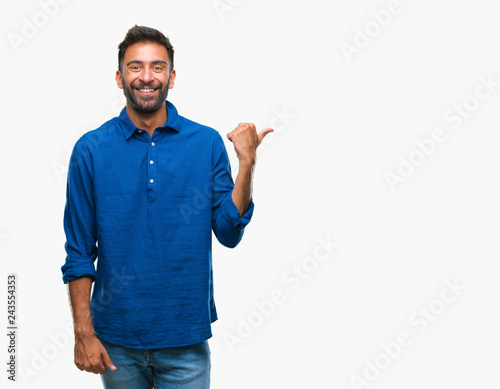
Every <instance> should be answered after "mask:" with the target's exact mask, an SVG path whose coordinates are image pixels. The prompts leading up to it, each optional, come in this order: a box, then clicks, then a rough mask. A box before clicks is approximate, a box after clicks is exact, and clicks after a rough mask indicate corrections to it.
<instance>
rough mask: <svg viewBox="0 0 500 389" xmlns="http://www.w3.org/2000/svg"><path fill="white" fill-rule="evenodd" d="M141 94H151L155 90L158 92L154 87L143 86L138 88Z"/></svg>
mask: <svg viewBox="0 0 500 389" xmlns="http://www.w3.org/2000/svg"><path fill="white" fill-rule="evenodd" d="M137 90H138V91H139V93H140V94H141V95H151V94H153V93H154V92H156V89H153V88H143V89H137Z"/></svg>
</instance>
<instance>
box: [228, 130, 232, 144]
mask: <svg viewBox="0 0 500 389" xmlns="http://www.w3.org/2000/svg"><path fill="white" fill-rule="evenodd" d="M227 139H229V140H230V141H231V142H232V141H233V133H232V132H230V133H228V134H227Z"/></svg>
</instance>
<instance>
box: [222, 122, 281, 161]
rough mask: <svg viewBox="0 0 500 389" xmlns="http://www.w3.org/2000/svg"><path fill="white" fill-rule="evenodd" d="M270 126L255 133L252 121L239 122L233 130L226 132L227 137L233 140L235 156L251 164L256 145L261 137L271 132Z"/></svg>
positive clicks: (253, 159)
mask: <svg viewBox="0 0 500 389" xmlns="http://www.w3.org/2000/svg"><path fill="white" fill-rule="evenodd" d="M273 131H274V130H273V129H272V128H265V129H263V130H262V131H261V132H259V133H258V134H257V131H256V129H255V125H254V124H252V123H240V124H239V125H238V127H236V128H235V129H234V130H233V131H231V132H230V133H229V134H227V138H228V139H229V140H230V141H231V142H233V144H234V150H235V151H236V156H237V157H238V159H239V160H240V163H241V162H247V163H249V164H251V165H253V164H254V163H255V155H256V151H257V147H258V146H259V145H260V142H262V139H264V137H265V136H266V135H267V134H269V133H270V132H273Z"/></svg>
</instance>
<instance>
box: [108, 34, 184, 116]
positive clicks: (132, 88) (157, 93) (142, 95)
mask: <svg viewBox="0 0 500 389" xmlns="http://www.w3.org/2000/svg"><path fill="white" fill-rule="evenodd" d="M169 69H170V63H169V61H168V53H167V49H166V48H165V47H164V46H161V45H157V44H155V43H136V44H133V45H131V46H129V47H128V48H127V50H126V51H125V57H124V58H123V65H122V69H121V71H120V70H118V71H117V72H116V82H117V84H118V87H119V88H121V89H123V93H124V94H125V97H126V98H127V102H128V103H129V104H130V106H132V108H133V109H135V110H136V111H138V112H140V113H144V114H149V113H153V112H155V111H157V110H158V109H159V108H160V107H162V106H163V103H164V101H165V100H166V98H167V95H168V90H169V89H172V88H173V87H174V79H175V70H172V72H171V73H170V72H169Z"/></svg>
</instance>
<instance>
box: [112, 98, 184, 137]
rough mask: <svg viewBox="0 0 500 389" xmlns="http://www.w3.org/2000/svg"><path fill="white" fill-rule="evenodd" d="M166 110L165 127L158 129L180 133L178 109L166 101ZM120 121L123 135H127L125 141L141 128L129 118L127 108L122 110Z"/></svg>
mask: <svg viewBox="0 0 500 389" xmlns="http://www.w3.org/2000/svg"><path fill="white" fill-rule="evenodd" d="M165 108H166V110H167V121H166V122H165V124H164V125H163V126H161V127H158V129H171V130H174V131H175V132H179V130H180V127H181V126H180V120H179V114H178V113H177V109H176V108H175V106H174V105H173V104H172V103H171V102H169V101H165ZM118 119H120V122H121V124H122V126H121V127H122V130H123V134H124V135H125V139H127V140H128V139H130V137H131V136H132V134H133V133H134V131H135V130H140V128H137V127H136V126H135V125H134V123H132V121H131V120H130V118H129V117H128V115H127V109H126V107H124V108H123V109H122V111H121V112H120V115H119V116H118Z"/></svg>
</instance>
